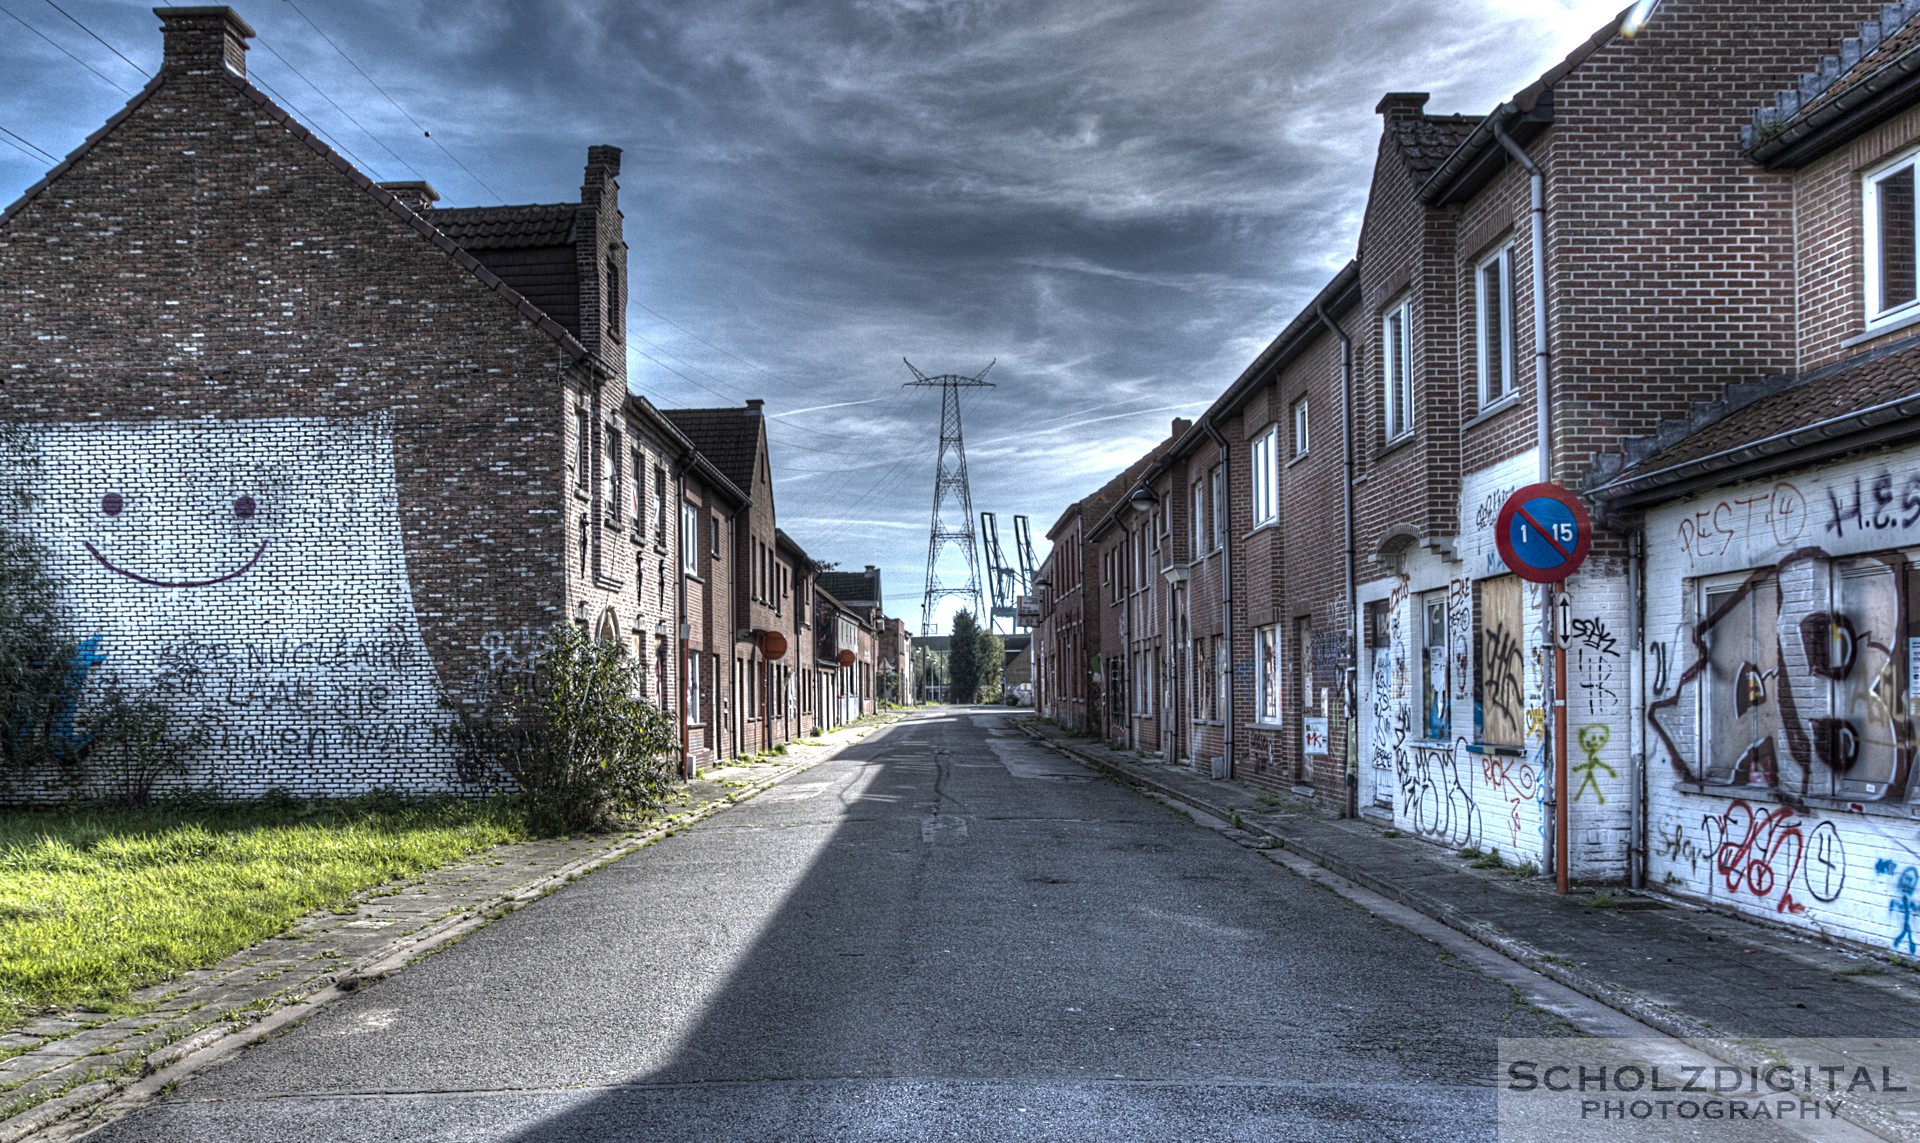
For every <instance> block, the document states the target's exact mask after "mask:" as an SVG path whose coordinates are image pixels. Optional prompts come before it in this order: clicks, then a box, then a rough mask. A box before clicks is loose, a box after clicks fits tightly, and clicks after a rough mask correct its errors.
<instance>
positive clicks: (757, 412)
mask: <svg viewBox="0 0 1920 1143" xmlns="http://www.w3.org/2000/svg"><path fill="white" fill-rule="evenodd" d="M766 404H767V403H766V401H765V400H764V399H762V398H759V397H748V398H747V412H748V413H749V414H750V415H752V416H755V417H764V416H766V413H765V412H764V411H763V410H764V408H765V407H766Z"/></svg>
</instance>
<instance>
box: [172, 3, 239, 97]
mask: <svg viewBox="0 0 1920 1143" xmlns="http://www.w3.org/2000/svg"><path fill="white" fill-rule="evenodd" d="M153 14H154V15H156V16H158V17H160V39H161V44H162V50H161V61H160V66H161V68H162V70H166V71H184V72H188V73H193V72H209V71H212V70H213V69H214V68H217V67H224V68H226V69H227V70H228V71H230V72H232V73H233V74H234V75H236V76H239V77H240V78H241V79H245V78H247V41H248V40H251V39H252V38H253V36H254V31H253V28H252V27H250V26H249V25H248V24H247V22H246V21H245V20H242V19H241V18H240V15H239V13H237V12H235V11H234V10H233V9H231V8H229V7H227V6H225V5H224V4H223V5H220V6H218V7H212V8H155V9H154V10H153Z"/></svg>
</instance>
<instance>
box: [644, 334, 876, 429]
mask: <svg viewBox="0 0 1920 1143" xmlns="http://www.w3.org/2000/svg"><path fill="white" fill-rule="evenodd" d="M634 305H637V306H640V308H641V309H643V310H647V312H648V313H650V314H653V316H655V317H658V318H660V320H661V321H664V322H666V323H667V324H668V325H671V326H673V328H675V329H677V330H679V331H680V332H681V333H684V334H686V335H687V336H688V337H691V338H693V339H694V340H696V341H699V342H700V343H701V344H703V345H713V343H712V342H710V341H707V340H706V339H705V338H703V337H701V336H700V335H698V334H696V333H692V332H690V331H689V330H687V329H686V328H685V327H684V326H681V325H678V324H676V323H675V322H674V321H673V320H672V319H671V318H666V317H661V315H660V314H658V313H654V311H653V310H650V309H647V307H646V306H644V305H640V303H639V302H635V303H634ZM633 336H634V337H636V338H639V339H640V340H641V341H644V342H646V343H647V344H648V345H651V346H653V347H654V348H655V349H657V350H659V351H660V352H662V353H664V354H666V355H667V356H668V357H671V358H673V359H674V360H675V361H678V362H679V363H680V364H682V365H685V366H686V367H687V368H688V369H691V370H693V371H694V372H695V373H698V374H700V376H702V377H705V378H706V379H707V380H709V381H712V382H713V383H714V384H715V385H726V382H724V381H722V380H720V379H719V378H718V377H715V376H714V375H713V374H711V373H708V372H707V371H706V370H704V369H702V368H700V367H699V366H697V365H695V364H694V363H693V362H691V361H688V360H687V359H686V358H684V357H682V356H680V355H679V354H677V353H675V352H673V351H672V350H671V349H668V348H667V347H666V346H664V345H661V344H660V343H659V342H657V341H654V340H653V339H651V338H648V337H643V336H641V335H640V334H637V333H636V334H634V335H633ZM713 348H715V349H719V348H720V347H719V346H713ZM720 352H722V353H726V352H727V351H726V350H724V349H721V350H720ZM727 356H728V357H733V354H731V353H727ZM648 360H650V361H657V360H658V359H657V358H653V357H648ZM735 360H738V358H735ZM761 372H763V373H765V372H766V370H764V369H763V370H761ZM767 376H769V377H773V374H771V373H768V374H767ZM774 380H776V381H778V380H780V379H779V378H778V377H774ZM728 387H729V388H732V386H728ZM702 388H705V386H702ZM707 392H709V393H714V392H716V390H713V389H707ZM719 395H720V396H725V395H726V394H719ZM782 424H783V425H784V426H785V427H787V428H791V429H799V430H800V431H801V432H803V433H812V434H813V435H814V436H817V437H834V436H838V435H839V434H837V433H830V432H826V431H825V430H822V429H816V428H811V427H809V426H807V425H803V424H800V423H798V422H796V421H786V422H782Z"/></svg>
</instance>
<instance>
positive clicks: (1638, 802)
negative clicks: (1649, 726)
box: [1627, 528, 1647, 889]
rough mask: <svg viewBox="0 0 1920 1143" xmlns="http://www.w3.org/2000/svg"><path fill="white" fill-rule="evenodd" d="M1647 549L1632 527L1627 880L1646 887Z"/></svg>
mask: <svg viewBox="0 0 1920 1143" xmlns="http://www.w3.org/2000/svg"><path fill="white" fill-rule="evenodd" d="M1646 550H1647V545H1646V532H1645V530H1644V529H1643V528H1635V529H1634V530H1633V531H1632V532H1631V533H1629V534H1628V536H1627V647H1628V649H1629V650H1630V651H1631V652H1632V654H1633V664H1632V666H1631V667H1629V668H1628V671H1627V694H1628V695H1629V698H1628V711H1627V750H1628V755H1627V797H1628V800H1629V801H1628V806H1629V812H1628V826H1627V884H1628V885H1630V886H1632V887H1633V888H1635V889H1645V888H1646V887H1647V737H1646V714H1647V656H1646V653H1645V646H1646V644H1644V643H1643V642H1641V640H1642V639H1644V638H1645V637H1646V636H1645V624H1646V609H1647V599H1646V590H1647V589H1646V576H1645V572H1644V571H1643V569H1642V568H1641V560H1642V559H1643V558H1644V556H1645V553H1646Z"/></svg>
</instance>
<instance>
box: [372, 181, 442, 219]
mask: <svg viewBox="0 0 1920 1143" xmlns="http://www.w3.org/2000/svg"><path fill="white" fill-rule="evenodd" d="M379 186H380V189H381V190H384V191H386V192H387V193H388V194H390V195H392V196H393V197H395V198H397V199H399V200H400V201H401V202H403V203H405V204H406V205H407V207H408V209H410V210H412V211H413V213H415V214H425V213H427V212H428V211H429V210H432V209H433V204H434V203H436V202H439V201H440V192H439V191H437V190H434V189H433V184H432V183H429V182H422V181H419V180H415V179H402V180H400V181H397V182H385V183H381V184H379Z"/></svg>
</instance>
